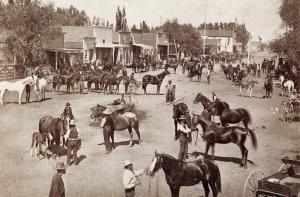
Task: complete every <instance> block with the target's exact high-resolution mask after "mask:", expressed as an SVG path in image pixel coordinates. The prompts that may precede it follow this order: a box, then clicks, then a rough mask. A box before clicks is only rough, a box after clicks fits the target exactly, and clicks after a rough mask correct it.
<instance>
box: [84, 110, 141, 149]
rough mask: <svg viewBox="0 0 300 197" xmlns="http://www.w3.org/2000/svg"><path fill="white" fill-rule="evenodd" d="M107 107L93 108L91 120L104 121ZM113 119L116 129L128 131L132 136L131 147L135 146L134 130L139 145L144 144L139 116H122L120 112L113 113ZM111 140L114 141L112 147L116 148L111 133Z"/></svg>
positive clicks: (128, 114)
mask: <svg viewBox="0 0 300 197" xmlns="http://www.w3.org/2000/svg"><path fill="white" fill-rule="evenodd" d="M106 108H107V107H105V106H101V105H97V106H96V107H95V108H93V111H92V114H91V116H90V118H91V119H98V120H99V119H102V117H103V111H104V110H105V109H106ZM111 116H112V119H113V122H114V129H115V130H117V131H122V130H125V129H127V130H128V132H129V135H130V142H129V147H132V146H133V133H132V129H134V130H135V132H136V134H137V136H138V138H139V144H141V143H142V140H141V135H140V131H139V120H138V116H137V115H136V114H135V113H133V112H125V113H123V114H120V113H118V112H113V113H112V115H111ZM111 140H112V147H114V133H113V132H111Z"/></svg>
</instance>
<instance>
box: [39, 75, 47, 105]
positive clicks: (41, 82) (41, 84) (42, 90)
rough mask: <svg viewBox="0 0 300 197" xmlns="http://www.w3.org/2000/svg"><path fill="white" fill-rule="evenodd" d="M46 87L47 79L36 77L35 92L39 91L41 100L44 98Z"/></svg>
mask: <svg viewBox="0 0 300 197" xmlns="http://www.w3.org/2000/svg"><path fill="white" fill-rule="evenodd" d="M46 87H47V80H46V79H45V78H44V77H42V78H41V79H38V81H37V83H36V88H37V92H39V94H40V96H41V101H43V100H45V99H46Z"/></svg>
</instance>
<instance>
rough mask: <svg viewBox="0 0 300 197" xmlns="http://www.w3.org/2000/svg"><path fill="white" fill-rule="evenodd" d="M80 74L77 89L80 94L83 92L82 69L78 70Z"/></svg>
mask: <svg viewBox="0 0 300 197" xmlns="http://www.w3.org/2000/svg"><path fill="white" fill-rule="evenodd" d="M79 74H80V78H79V90H80V94H83V89H84V76H83V73H82V71H80V72H79Z"/></svg>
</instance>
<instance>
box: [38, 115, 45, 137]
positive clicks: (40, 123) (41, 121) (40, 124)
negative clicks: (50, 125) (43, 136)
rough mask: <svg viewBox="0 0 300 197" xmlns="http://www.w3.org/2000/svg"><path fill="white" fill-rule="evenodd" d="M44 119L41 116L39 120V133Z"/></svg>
mask: <svg viewBox="0 0 300 197" xmlns="http://www.w3.org/2000/svg"><path fill="white" fill-rule="evenodd" d="M44 121H45V118H41V120H40V122H39V131H40V133H41V132H42V126H43V122H44Z"/></svg>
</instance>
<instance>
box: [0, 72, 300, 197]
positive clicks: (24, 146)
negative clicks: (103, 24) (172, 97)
mask: <svg viewBox="0 0 300 197" xmlns="http://www.w3.org/2000/svg"><path fill="white" fill-rule="evenodd" d="M130 72H131V71H129V73H130ZM159 72H161V71H155V72H152V71H151V72H150V73H155V74H156V73H159ZM143 75H145V73H141V74H136V78H137V79H141V78H142V76H143ZM168 79H172V80H173V83H174V84H176V97H177V98H181V97H184V102H185V103H187V104H188V106H189V108H190V111H194V112H196V113H200V112H201V111H202V109H203V108H202V105H201V104H193V99H194V98H195V96H196V94H197V93H198V92H201V93H202V94H204V95H206V96H208V97H209V98H211V92H212V91H215V92H216V93H217V96H218V97H220V98H221V99H223V100H225V101H227V102H228V103H229V105H230V106H231V108H238V107H243V108H246V109H248V110H249V111H250V113H251V115H252V119H253V122H252V124H251V126H250V127H251V128H253V129H255V133H256V135H257V139H258V149H257V150H254V149H253V148H252V146H251V144H250V140H248V141H247V143H246V146H247V148H248V150H249V155H248V159H249V162H248V169H244V168H241V167H239V165H238V163H236V162H237V161H238V158H240V157H241V153H240V150H239V148H238V147H237V146H236V145H234V144H228V145H220V144H217V146H216V156H217V157H216V162H217V164H218V166H219V168H220V171H221V178H222V189H223V191H222V193H221V194H220V196H224V197H241V196H242V193H243V187H244V184H245V181H246V178H247V176H248V174H249V173H250V172H251V171H253V170H254V169H257V168H258V169H260V170H262V171H263V172H264V173H265V174H266V175H270V174H272V173H275V172H277V170H278V168H279V167H280V166H281V164H282V163H281V160H280V158H281V157H282V156H294V155H295V154H299V153H300V145H299V139H300V138H299V136H300V130H299V123H296V122H294V123H286V122H283V121H282V120H281V116H280V113H278V112H276V111H274V109H275V108H276V107H277V108H279V107H280V104H281V102H282V101H283V100H287V99H288V98H287V97H280V96H279V92H281V90H279V89H278V88H275V89H274V97H273V98H272V99H271V100H270V99H263V98H262V96H263V95H264V90H263V88H262V84H259V85H257V86H255V88H254V92H253V94H254V96H255V97H254V98H249V97H240V96H238V93H239V90H238V87H235V86H233V85H232V83H231V82H230V81H227V80H225V79H224V78H223V74H222V73H221V72H220V71H219V70H218V69H217V72H216V73H214V74H213V76H212V83H211V84H210V85H208V84H207V83H206V78H205V77H203V79H202V82H197V81H196V77H195V79H194V80H195V81H193V82H192V81H190V80H189V79H188V78H187V76H186V74H185V75H183V74H182V72H181V68H179V69H178V70H177V74H170V75H168V76H166V78H165V79H164V82H163V84H162V88H161V92H162V93H164V92H165V88H164V86H165V84H166V82H167V81H168ZM120 89H121V91H123V90H124V88H123V86H121V87H120ZM148 92H149V93H155V92H156V88H155V87H154V86H151V85H150V86H149V88H148ZM139 93H140V95H137V96H135V99H137V100H138V105H137V108H138V110H140V111H145V112H146V117H145V118H144V119H143V120H141V123H140V132H141V135H142V139H143V143H142V145H137V144H135V145H134V147H132V148H129V147H128V143H129V142H128V140H129V134H128V132H127V131H117V132H116V134H115V141H116V142H117V147H116V148H115V149H114V150H113V152H112V153H111V154H109V155H106V154H104V152H105V148H104V145H103V136H102V129H101V128H99V127H96V126H90V125H89V116H90V108H91V107H93V106H95V105H96V104H97V103H99V104H108V103H110V102H112V101H113V100H114V99H117V98H120V95H103V94H98V93H91V92H89V93H88V94H84V95H79V94H73V95H67V94H63V95H57V94H56V93H54V92H48V93H47V100H46V101H43V102H41V103H40V102H32V103H30V104H28V105H26V104H22V105H18V104H17V103H16V101H17V96H16V94H14V93H7V94H6V96H5V102H6V104H5V105H4V106H0V113H1V118H0V124H1V127H0V137H1V143H0V157H1V160H0V166H1V173H0V188H1V194H0V196H3V197H19V196H20V197H27V196H28V197H29V196H34V197H40V196H41V197H42V196H47V195H48V193H49V189H50V185H51V179H52V176H53V175H54V174H55V168H54V165H55V163H56V162H57V161H64V162H66V156H64V157H61V158H57V159H56V160H53V159H49V160H47V159H42V160H38V159H37V158H34V157H31V156H30V144H31V134H32V133H33V132H35V131H38V122H39V119H40V118H41V117H42V116H44V115H52V116H56V117H57V116H59V115H60V114H61V113H62V111H63V108H64V105H65V103H66V102H67V101H69V102H70V103H71V105H72V108H73V113H74V115H75V118H76V121H77V123H78V124H77V125H78V128H79V129H80V131H81V133H80V138H81V139H82V148H81V149H80V151H79V156H80V157H81V158H82V161H81V162H80V164H79V165H78V166H74V165H73V166H71V167H70V168H68V169H67V173H66V175H65V176H64V177H63V179H64V181H65V188H66V196H83V197H85V196H104V197H106V196H116V197H119V196H124V191H123V186H122V176H123V161H124V160H126V159H130V160H131V161H133V163H134V167H135V168H136V169H140V168H145V167H149V166H150V164H151V160H152V158H153V157H154V151H155V150H158V151H159V152H164V153H167V154H170V155H172V156H174V157H177V155H178V152H179V142H178V141H175V140H174V138H173V136H174V125H173V120H172V106H171V105H166V103H165V95H159V96H157V95H143V94H142V91H141V89H140V90H139ZM244 94H245V95H246V91H245V90H244ZM24 100H25V98H24V95H23V101H24ZM32 100H35V96H34V95H33V96H32ZM7 102H8V103H7ZM272 109H273V110H272ZM273 111H274V113H273ZM134 138H135V139H137V136H136V134H134ZM193 151H197V152H202V153H203V152H204V143H203V142H202V140H199V141H198V144H197V146H195V145H189V153H191V152H193ZM199 157H200V158H201V156H199ZM140 180H141V182H142V185H141V186H137V187H136V196H156V194H157V192H159V196H161V197H164V196H170V190H169V188H168V185H167V184H166V181H165V178H164V173H163V171H162V170H160V171H159V173H157V174H156V175H155V177H153V178H149V177H147V176H144V177H141V178H140ZM149 183H151V184H150V190H149ZM180 196H185V197H194V196H195V197H196V196H197V197H198V196H204V190H203V188H202V184H199V185H196V186H192V187H182V188H181V191H180Z"/></svg>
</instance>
